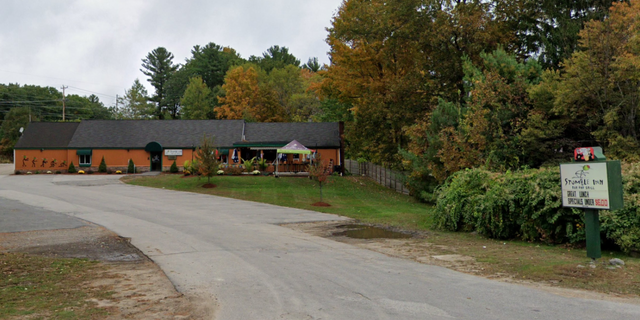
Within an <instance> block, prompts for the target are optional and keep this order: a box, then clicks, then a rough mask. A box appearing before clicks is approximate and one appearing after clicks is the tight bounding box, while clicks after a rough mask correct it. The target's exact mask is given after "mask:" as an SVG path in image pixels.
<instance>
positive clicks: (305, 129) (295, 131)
mask: <svg viewBox="0 0 640 320" xmlns="http://www.w3.org/2000/svg"><path fill="white" fill-rule="evenodd" d="M245 140H246V141H247V142H255V143H260V142H264V143H268V142H274V141H282V142H284V141H286V142H285V143H284V144H287V143H289V142H291V141H293V140H298V141H299V142H300V143H302V144H303V145H304V146H306V147H308V148H312V149H313V148H339V147H340V129H339V124H338V123H337V122H287V123H285V122H274V123H258V122H250V123H247V124H246V126H245ZM236 142H238V141H236Z"/></svg>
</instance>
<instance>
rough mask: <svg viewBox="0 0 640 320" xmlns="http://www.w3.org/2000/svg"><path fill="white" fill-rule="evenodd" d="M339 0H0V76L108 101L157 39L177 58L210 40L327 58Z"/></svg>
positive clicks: (246, 51)
mask: <svg viewBox="0 0 640 320" xmlns="http://www.w3.org/2000/svg"><path fill="white" fill-rule="evenodd" d="M341 3H342V0H198V1H189V0H181V1H178V0H122V1H120V0H118V1H116V0H108V1H107V0H105V1H90V0H82V1H80V0H78V1H72V0H67V1H57V0H41V1H26V0H3V1H2V7H1V9H0V83H4V84H8V83H19V84H20V85H24V84H33V85H40V86H51V87H56V88H58V89H59V90H60V91H61V90H62V89H60V87H62V86H63V85H65V86H69V88H68V89H67V92H68V93H71V94H79V95H86V96H88V95H90V94H91V93H96V94H97V95H98V97H100V100H101V101H102V102H103V103H104V104H105V105H106V106H111V105H114V103H115V96H116V94H117V95H120V96H122V95H123V94H124V91H125V90H126V89H128V88H130V87H131V84H132V83H133V81H134V80H135V79H136V78H138V79H140V81H141V82H142V83H143V84H145V85H146V86H147V88H148V90H149V93H152V92H153V91H152V89H151V87H150V86H149V83H148V82H147V79H146V77H145V76H144V75H143V74H142V72H140V68H141V63H142V61H141V60H142V58H144V57H145V56H146V55H147V54H148V53H149V52H150V51H151V50H153V49H155V48H157V47H165V48H167V50H169V51H170V52H172V53H173V54H174V56H175V57H174V62H175V63H182V62H184V60H185V59H186V58H188V57H190V56H191V49H192V48H193V46H194V45H201V46H204V45H206V44H207V43H209V42H214V43H216V44H218V45H221V46H229V47H232V48H234V49H236V51H237V52H238V53H239V54H240V55H241V56H242V57H243V58H248V57H249V56H251V55H256V56H260V55H262V52H264V51H266V50H267V49H268V48H269V47H271V46H272V45H279V46H281V47H283V46H284V47H288V48H289V52H290V53H292V54H293V55H295V56H296V57H297V58H298V59H300V61H301V63H305V62H306V61H307V60H308V59H309V58H310V57H318V58H319V60H320V62H321V63H328V62H329V59H328V57H327V51H329V46H328V45H327V44H326V42H325V39H326V37H327V32H326V30H325V28H327V27H329V26H330V24H331V18H332V17H333V16H334V14H335V13H336V12H337V10H338V8H339V6H340V4H341Z"/></svg>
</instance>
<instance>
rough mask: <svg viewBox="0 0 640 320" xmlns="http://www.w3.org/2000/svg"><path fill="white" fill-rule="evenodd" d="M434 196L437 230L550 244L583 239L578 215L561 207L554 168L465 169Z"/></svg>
mask: <svg viewBox="0 0 640 320" xmlns="http://www.w3.org/2000/svg"><path fill="white" fill-rule="evenodd" d="M436 197H437V204H436V213H435V217H434V221H435V225H436V226H437V227H439V228H441V229H445V230H451V231H459V230H465V231H471V230H473V231H477V232H478V233H480V234H483V235H486V236H488V237H491V238H498V239H508V238H516V237H517V238H521V239H523V240H527V241H545V242H549V243H567V242H569V243H575V242H578V241H582V240H584V228H582V227H581V226H582V225H584V222H583V215H582V211H581V210H578V209H571V208H563V207H562V198H561V191H560V172H559V169H558V168H551V169H536V170H534V169H527V170H522V171H517V172H507V173H505V174H499V173H492V172H489V171H486V170H483V169H468V170H464V171H460V172H457V173H455V174H454V175H453V176H451V177H450V178H449V179H448V180H447V181H446V182H445V184H444V185H442V186H441V187H440V188H439V189H438V190H437V191H436Z"/></svg>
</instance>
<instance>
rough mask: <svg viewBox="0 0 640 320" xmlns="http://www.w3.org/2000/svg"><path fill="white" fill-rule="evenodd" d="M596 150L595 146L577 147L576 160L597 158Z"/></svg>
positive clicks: (574, 155)
mask: <svg viewBox="0 0 640 320" xmlns="http://www.w3.org/2000/svg"><path fill="white" fill-rule="evenodd" d="M595 157H596V156H595V152H594V151H593V148H591V147H584V148H576V149H575V150H574V151H573V158H574V159H575V160H576V161H590V160H595Z"/></svg>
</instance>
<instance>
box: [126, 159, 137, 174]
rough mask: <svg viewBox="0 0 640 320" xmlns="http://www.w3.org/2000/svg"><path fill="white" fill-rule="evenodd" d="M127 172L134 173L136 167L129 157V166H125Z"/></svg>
mask: <svg viewBox="0 0 640 320" xmlns="http://www.w3.org/2000/svg"><path fill="white" fill-rule="evenodd" d="M127 173H136V167H135V165H134V164H133V160H132V159H129V166H128V167H127Z"/></svg>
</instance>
